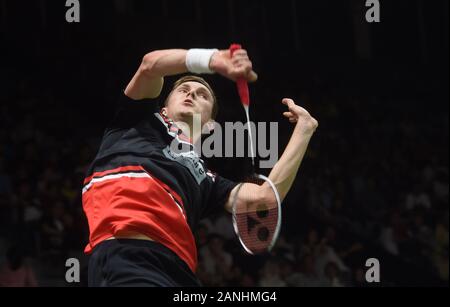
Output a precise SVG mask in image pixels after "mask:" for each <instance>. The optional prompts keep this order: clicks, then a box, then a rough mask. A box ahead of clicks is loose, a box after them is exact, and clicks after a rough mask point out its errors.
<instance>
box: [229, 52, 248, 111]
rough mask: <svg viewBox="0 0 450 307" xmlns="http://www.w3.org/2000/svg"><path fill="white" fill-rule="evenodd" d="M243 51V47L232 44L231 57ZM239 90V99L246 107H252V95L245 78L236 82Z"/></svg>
mask: <svg viewBox="0 0 450 307" xmlns="http://www.w3.org/2000/svg"><path fill="white" fill-rule="evenodd" d="M239 49H242V46H241V45H239V44H232V45H231V46H230V55H231V56H233V54H234V53H235V52H236V51H237V50H239ZM236 84H237V89H238V93H239V97H240V98H241V102H242V104H243V105H245V106H249V105H250V93H249V90H248V82H247V80H245V79H244V78H239V79H238V80H236Z"/></svg>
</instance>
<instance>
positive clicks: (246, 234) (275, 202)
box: [232, 174, 281, 255]
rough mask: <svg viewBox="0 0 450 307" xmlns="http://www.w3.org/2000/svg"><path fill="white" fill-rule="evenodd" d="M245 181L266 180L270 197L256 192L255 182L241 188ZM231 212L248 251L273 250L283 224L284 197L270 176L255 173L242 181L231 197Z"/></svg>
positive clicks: (261, 181)
mask: <svg viewBox="0 0 450 307" xmlns="http://www.w3.org/2000/svg"><path fill="white" fill-rule="evenodd" d="M246 184H257V185H259V186H262V185H264V184H265V186H266V188H267V189H266V190H265V191H266V193H265V195H266V196H267V197H264V198H261V197H260V196H261V195H255V194H256V193H255V192H256V189H253V187H254V186H253V185H252V186H251V187H250V186H249V188H247V189H242V188H243V187H244V186H245V185H246ZM243 193H245V194H243ZM232 215H233V227H234V231H235V233H236V235H237V237H238V239H239V242H240V243H241V245H242V247H243V248H244V250H245V251H246V252H247V253H249V254H251V255H256V254H261V253H265V252H270V250H271V249H272V248H273V246H274V245H275V243H276V241H277V239H278V235H279V232H280V228H281V199H280V196H279V194H278V191H277V189H276V187H275V185H274V184H273V182H272V181H271V180H270V179H269V178H267V177H266V176H263V175H260V174H255V175H254V176H252V177H250V178H249V179H248V180H246V182H243V183H241V184H239V186H238V190H237V191H236V193H235V194H234V197H233V200H232Z"/></svg>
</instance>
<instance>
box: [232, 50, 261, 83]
mask: <svg viewBox="0 0 450 307" xmlns="http://www.w3.org/2000/svg"><path fill="white" fill-rule="evenodd" d="M231 63H232V64H233V66H234V68H235V70H236V71H235V75H236V76H237V78H239V77H244V78H245V79H246V80H247V81H248V82H255V81H257V80H258V75H257V74H256V73H255V72H254V71H253V64H252V62H251V61H250V59H249V57H248V54H247V51H246V50H245V49H239V50H237V51H235V53H234V54H233V57H232V59H231Z"/></svg>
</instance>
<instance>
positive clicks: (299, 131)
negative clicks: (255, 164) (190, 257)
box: [225, 98, 319, 212]
mask: <svg viewBox="0 0 450 307" xmlns="http://www.w3.org/2000/svg"><path fill="white" fill-rule="evenodd" d="M282 102H283V104H284V105H286V106H287V107H288V111H287V112H284V113H283V115H284V116H285V117H286V118H287V119H288V120H289V121H290V122H291V123H293V124H295V128H294V131H293V132H292V136H291V139H290V140H289V143H288V145H287V146H286V148H285V150H284V152H283V154H282V156H281V157H280V159H279V160H278V162H277V163H276V164H275V166H274V167H273V169H272V171H271V172H270V174H269V179H270V180H271V181H272V182H273V183H274V185H275V187H276V189H277V191H278V194H279V195H280V199H281V201H283V199H284V198H285V197H286V195H287V193H288V192H289V190H290V188H291V187H292V183H293V182H294V179H295V177H296V176H297V172H298V169H299V168H300V165H301V163H302V161H303V158H304V156H305V153H306V150H307V149H308V145H309V142H310V140H311V138H312V136H313V135H314V132H315V131H316V129H317V127H318V126H319V123H318V122H317V120H316V119H315V118H313V117H312V116H311V115H310V114H309V112H308V111H306V110H305V109H304V108H302V107H300V106H298V105H296V104H295V102H294V101H293V100H292V99H288V98H285V99H283V101H282ZM239 188H240V189H241V191H240V193H238V194H237V197H254V198H255V199H256V197H257V198H258V199H259V201H260V200H261V198H265V197H273V193H272V192H271V187H270V186H269V184H268V183H267V182H266V183H264V184H263V185H261V186H259V185H256V184H250V183H246V184H243V185H242V186H241V187H240V186H239V185H238V186H236V187H235V188H234V189H233V190H232V191H231V193H230V196H229V198H228V201H227V202H226V204H225V209H226V210H227V211H229V212H232V203H233V200H234V198H235V197H236V193H237V191H238V189H239ZM242 189H244V190H242ZM236 201H237V202H239V201H242V202H250V201H251V199H237V200H236ZM269 201H272V200H269Z"/></svg>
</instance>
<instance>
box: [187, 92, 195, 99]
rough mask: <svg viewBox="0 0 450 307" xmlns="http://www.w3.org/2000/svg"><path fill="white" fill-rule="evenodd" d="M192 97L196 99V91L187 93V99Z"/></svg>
mask: <svg viewBox="0 0 450 307" xmlns="http://www.w3.org/2000/svg"><path fill="white" fill-rule="evenodd" d="M189 96H192V98H193V99H195V91H189V92H188V93H187V97H189Z"/></svg>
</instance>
